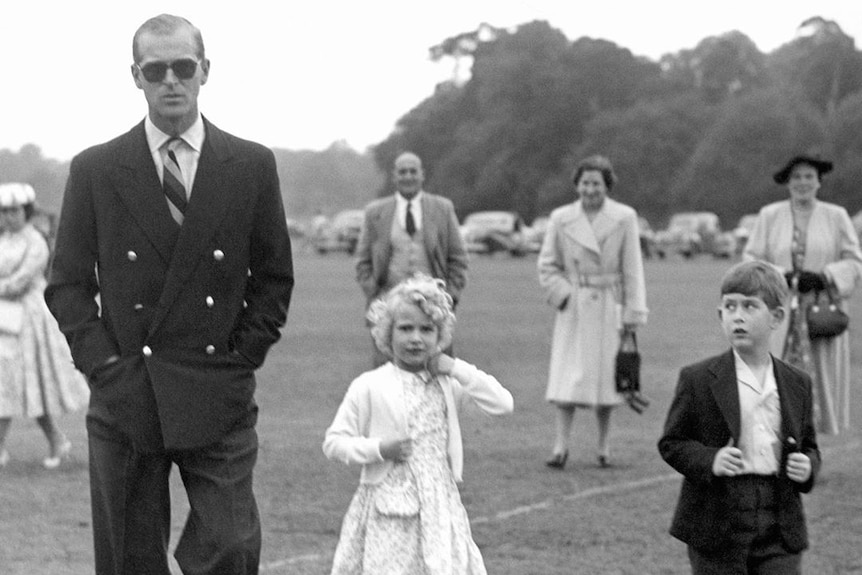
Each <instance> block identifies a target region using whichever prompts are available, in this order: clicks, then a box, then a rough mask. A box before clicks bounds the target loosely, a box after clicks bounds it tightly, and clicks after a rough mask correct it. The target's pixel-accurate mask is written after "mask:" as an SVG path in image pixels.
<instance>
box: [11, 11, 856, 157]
mask: <svg viewBox="0 0 862 575" xmlns="http://www.w3.org/2000/svg"><path fill="white" fill-rule="evenodd" d="M161 12H171V13H174V14H178V15H181V16H185V17H187V18H188V19H189V20H191V21H192V22H193V23H194V24H195V25H197V26H198V27H199V28H200V29H201V31H202V32H203V37H204V42H205V44H206V50H207V56H208V57H209V58H210V60H211V62H212V68H211V72H210V77H209V82H208V83H207V84H206V86H204V87H203V88H202V90H201V96H200V108H201V111H202V112H203V113H204V114H205V115H206V116H207V117H208V118H209V119H210V120H212V121H213V122H214V123H216V124H217V125H219V126H220V127H221V128H224V129H226V130H228V131H230V132H233V133H234V134H236V135H238V136H242V137H245V138H249V139H253V140H257V141H259V142H261V143H263V144H265V145H267V146H270V147H280V148H290V149H323V148H326V147H327V146H329V145H330V144H331V143H332V142H334V141H338V140H344V141H346V142H347V143H348V144H350V145H351V146H353V147H354V148H356V149H359V150H362V149H364V148H365V147H366V146H369V145H372V144H375V143H377V142H379V141H380V140H382V139H384V138H385V137H386V136H387V135H388V134H389V133H390V131H391V130H392V127H393V125H394V123H395V121H396V120H397V119H398V118H399V117H400V116H402V115H403V114H404V113H405V112H407V111H408V110H410V109H411V108H412V107H413V106H414V105H416V104H418V103H419V102H420V101H421V100H423V99H424V98H425V97H427V96H429V95H430V94H431V93H432V91H433V89H434V86H435V84H436V83H437V82H439V81H440V80H441V79H444V78H446V77H447V76H448V75H449V74H450V73H451V65H450V64H433V63H431V62H430V60H429V59H428V48H429V47H430V46H432V45H434V44H437V43H439V42H440V41H442V40H444V39H445V38H447V37H449V36H453V35H455V34H457V33H459V32H464V31H469V30H475V29H476V28H477V27H478V26H479V24H480V23H482V22H488V23H490V24H491V25H494V26H498V27H509V26H515V25H517V24H522V23H525V22H529V21H531V20H537V19H541V20H547V21H548V22H550V24H551V25H552V26H554V27H555V28H558V29H560V30H562V31H563V32H564V33H565V34H566V36H567V37H568V38H569V39H571V40H574V39H576V38H579V37H581V36H589V37H592V38H604V39H607V40H610V41H612V42H615V43H616V44H618V45H620V46H623V47H625V48H628V49H630V50H631V51H632V52H634V53H635V54H637V55H641V56H646V57H649V58H652V59H658V58H659V57H660V56H661V55H662V54H665V53H668V52H676V51H678V50H681V49H685V48H693V47H694V46H695V45H696V44H697V43H698V42H699V41H700V40H702V39H703V38H705V37H707V36H714V35H719V34H723V33H725V32H728V31H730V30H739V31H741V32H743V33H745V34H746V35H748V36H749V37H750V38H751V39H752V40H753V41H754V42H755V43H756V44H757V46H758V48H760V50H762V51H764V52H768V51H770V50H773V49H774V48H776V47H778V46H779V45H781V44H784V43H786V42H788V41H790V40H792V39H793V37H794V34H795V32H796V29H797V27H798V26H799V24H801V23H802V21H804V20H805V19H807V18H809V17H811V16H823V17H824V18H827V19H830V20H835V21H836V22H838V24H839V25H840V26H841V27H842V29H843V30H844V31H845V32H846V33H847V34H849V35H850V36H852V37H854V38H856V39H857V40H860V41H862V2H859V1H858V0H821V1H820V2H805V1H797V0H784V1H758V0H747V1H738V0H724V1H719V0H716V1H715V2H710V3H707V2H703V1H698V0H683V1H678V0H654V1H652V2H643V1H636V0H631V1H621V0H602V1H595V0H592V1H589V2H584V1H580V0H557V1H547V0H529V1H525V2H515V1H508V0H487V1H486V0H476V1H470V0H434V1H430V2H429V1H424V2H406V1H405V2H395V1H383V0H364V1H361V2H360V1H355V0H354V1H347V0H338V1H335V0H308V1H306V2H295V1H290V0H288V1H284V0H282V1H278V0H232V1H230V2H227V1H224V2H223V1H219V0H209V1H206V0H173V1H171V2H163V1H160V0H156V1H147V2H133V3H128V4H127V3H125V2H120V1H116V0H111V1H108V0H71V1H70V0H65V1H61V0H50V1H40V0H18V1H15V0H4V1H3V7H2V8H0V62H2V66H0V71H2V73H3V81H2V88H0V149H4V148H6V149H12V150H18V149H19V148H20V147H21V146H22V145H23V144H26V143H34V144H36V145H38V146H39V147H40V148H41V149H42V151H43V153H44V154H45V155H46V156H48V157H52V158H57V159H60V160H66V159H69V158H71V157H72V156H73V155H74V154H76V153H77V152H79V151H80V150H82V149H84V148H86V147H87V146H90V145H92V144H96V143H99V142H103V141H105V140H107V139H110V138H112V137H113V136H115V135H117V134H119V133H121V132H124V131H126V130H127V129H128V128H130V127H131V126H132V125H133V124H134V123H136V122H138V121H140V120H141V119H142V118H143V116H144V114H145V113H146V104H145V101H144V97H143V93H141V92H140V91H139V90H137V88H135V85H134V83H133V82H132V76H131V73H130V71H129V65H130V64H131V59H132V57H131V38H132V35H133V34H134V32H135V30H136V29H137V27H138V26H139V25H140V24H141V22H143V21H144V20H145V19H147V18H148V17H150V16H153V15H155V14H158V13H161Z"/></svg>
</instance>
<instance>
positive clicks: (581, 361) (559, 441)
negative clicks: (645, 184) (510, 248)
mask: <svg viewBox="0 0 862 575" xmlns="http://www.w3.org/2000/svg"><path fill="white" fill-rule="evenodd" d="M615 181H616V176H615V175H614V171H613V167H612V166H611V163H610V162H609V161H608V160H607V159H606V158H604V157H602V156H592V157H589V158H586V159H585V160H583V161H581V162H580V164H578V166H577V167H576V168H575V171H574V174H573V177H572V182H573V183H574V185H575V188H576V191H577V192H578V194H579V196H580V199H579V200H577V201H575V202H574V203H573V204H568V205H565V206H562V207H560V208H557V209H556V210H554V212H553V213H552V214H551V217H550V222H549V226H548V231H547V234H546V236H545V239H544V242H543V244H542V249H541V251H540V252H539V258H538V272H539V283H540V284H541V286H542V288H543V289H544V290H545V295H546V299H547V302H548V303H549V304H550V305H551V306H553V307H554V309H556V310H557V314H556V318H555V321H554V331H553V341H552V344H551V361H550V370H549V375H548V388H547V392H546V395H545V398H546V399H547V400H548V401H549V402H551V403H553V404H554V405H555V406H556V409H557V411H556V426H555V427H556V438H555V440H554V446H553V452H552V457H551V459H550V460H548V461H547V465H548V466H549V467H552V468H557V469H562V468H563V467H564V466H565V464H566V460H567V458H568V441H569V435H570V434H571V429H572V422H573V419H574V413H575V409H576V408H578V407H583V408H590V409H594V410H595V412H596V416H597V422H598V463H599V465H600V466H601V467H607V466H608V465H610V463H609V458H610V449H609V445H608V435H609V430H610V419H611V412H612V410H613V408H614V407H616V406H617V405H620V404H621V403H622V402H623V396H622V395H620V394H619V393H617V391H616V385H615V382H614V366H615V358H616V354H617V351H618V349H619V345H620V341H621V336H622V334H623V331H624V330H628V331H634V330H635V329H636V328H637V327H638V326H641V325H644V324H645V323H646V319H647V306H646V288H645V286H644V271H643V261H642V259H641V249H640V239H639V233H638V222H637V214H636V212H635V211H634V210H633V209H632V208H630V207H628V206H626V205H623V204H621V203H619V202H616V201H614V200H612V199H610V198H608V197H607V193H608V191H610V190H611V189H612V188H613V186H614V183H615Z"/></svg>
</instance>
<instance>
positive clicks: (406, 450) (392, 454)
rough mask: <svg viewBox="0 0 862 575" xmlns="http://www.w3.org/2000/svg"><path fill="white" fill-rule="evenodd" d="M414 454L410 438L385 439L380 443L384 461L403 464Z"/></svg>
mask: <svg viewBox="0 0 862 575" xmlns="http://www.w3.org/2000/svg"><path fill="white" fill-rule="evenodd" d="M411 453H413V440H412V439H410V438H409V437H405V438H401V439H384V440H382V441H381V442H380V455H381V456H382V457H383V459H387V460H390V461H395V462H397V463H402V462H404V461H406V460H407V458H409V457H410V454H411Z"/></svg>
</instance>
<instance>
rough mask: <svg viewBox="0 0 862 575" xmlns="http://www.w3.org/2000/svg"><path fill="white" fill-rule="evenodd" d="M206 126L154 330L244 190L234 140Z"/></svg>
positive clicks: (152, 325) (152, 327)
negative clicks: (233, 163)
mask: <svg viewBox="0 0 862 575" xmlns="http://www.w3.org/2000/svg"><path fill="white" fill-rule="evenodd" d="M204 125H205V129H206V137H205V138H204V145H203V149H202V150H201V157H200V160H199V162H198V169H197V173H196V174H195V181H194V184H193V185H192V194H191V197H190V198H189V204H188V209H187V210H186V213H185V219H184V221H183V225H182V228H180V232H179V238H178V239H177V243H176V246H175V247H174V250H173V258H172V259H171V264H170V268H169V269H168V274H167V277H166V279H165V286H164V290H163V291H162V295H161V298H160V300H159V304H160V305H159V308H158V312H157V314H156V315H155V317H154V318H153V322H152V324H151V331H155V329H156V328H157V327H158V324H159V323H160V322H161V320H162V319H164V317H165V315H167V312H168V310H169V309H170V306H171V303H172V302H173V300H174V298H176V296H177V294H178V293H179V291H180V289H181V288H182V287H183V286H184V285H185V284H186V283H187V281H188V279H189V277H191V275H192V274H193V273H194V271H195V266H196V264H197V261H198V260H199V259H200V257H201V256H202V255H203V250H204V249H205V247H206V246H207V245H209V243H210V238H211V237H212V235H213V234H214V233H215V231H216V230H217V229H218V225H219V223H220V222H221V221H222V220H223V219H224V218H225V216H226V214H227V211H228V208H229V207H230V206H231V205H232V204H233V202H234V201H235V200H234V198H235V197H236V194H237V193H240V191H238V190H237V189H236V186H237V182H236V179H235V178H232V177H230V160H231V158H232V153H231V148H230V143H229V142H228V140H227V138H226V137H225V135H224V133H223V132H221V130H219V129H218V128H216V127H215V126H213V125H212V124H210V123H209V122H208V121H207V120H206V119H204ZM165 209H167V208H165ZM168 217H170V214H168ZM172 221H173V220H172Z"/></svg>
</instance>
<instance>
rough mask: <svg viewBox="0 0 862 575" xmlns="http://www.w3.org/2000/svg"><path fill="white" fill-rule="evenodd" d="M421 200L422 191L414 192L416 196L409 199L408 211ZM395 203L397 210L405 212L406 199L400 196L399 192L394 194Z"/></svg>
mask: <svg viewBox="0 0 862 575" xmlns="http://www.w3.org/2000/svg"><path fill="white" fill-rule="evenodd" d="M421 199H422V190H419V191H418V192H416V195H415V196H413V197H412V198H410V202H411V204H410V209H411V210H412V209H413V208H414V206H417V205H418V204H419V200H421ZM395 202H396V204H397V205H398V209H401V210H406V209H407V198H405V197H404V196H402V195H401V192H398V191H396V192H395Z"/></svg>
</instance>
